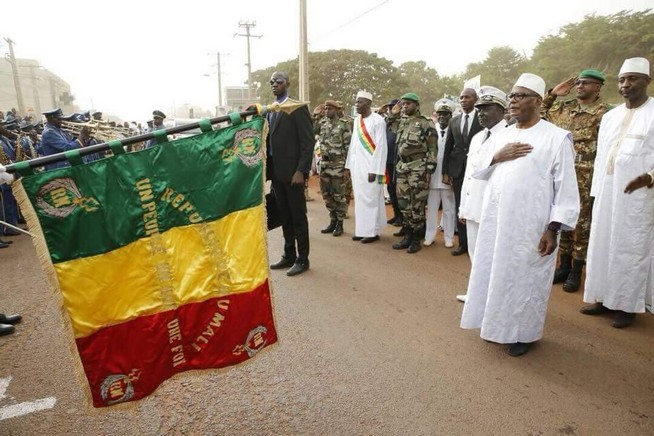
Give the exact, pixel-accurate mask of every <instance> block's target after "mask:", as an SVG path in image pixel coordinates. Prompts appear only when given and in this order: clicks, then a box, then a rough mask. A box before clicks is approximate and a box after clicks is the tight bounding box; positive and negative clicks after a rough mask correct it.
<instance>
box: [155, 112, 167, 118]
mask: <svg viewBox="0 0 654 436" xmlns="http://www.w3.org/2000/svg"><path fill="white" fill-rule="evenodd" d="M152 116H153V117H154V118H166V114H164V113H163V112H161V111H153V112H152Z"/></svg>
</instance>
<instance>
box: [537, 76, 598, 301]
mask: <svg viewBox="0 0 654 436" xmlns="http://www.w3.org/2000/svg"><path fill="white" fill-rule="evenodd" d="M604 79H605V77H604V73H602V72H601V71H598V70H592V69H589V70H583V71H582V72H580V73H579V75H578V76H576V77H572V78H570V79H568V80H566V81H564V82H561V83H559V84H558V85H556V86H555V87H554V88H552V89H550V90H549V91H548V92H547V95H546V96H545V98H544V99H543V103H542V105H541V116H542V117H543V118H544V119H546V120H548V121H550V122H551V123H553V124H555V125H557V126H558V127H561V128H563V129H565V130H568V131H570V132H572V139H573V141H574V148H575V153H576V155H575V172H576V173H577V184H578V185H579V200H580V202H581V210H580V213H579V221H578V222H577V227H576V228H575V229H574V230H572V231H569V232H566V231H563V232H561V241H560V242H559V256H560V266H559V268H558V269H557V270H556V272H555V273H554V283H563V290H564V291H566V292H576V291H577V290H578V289H579V286H580V285H581V272H582V270H583V268H584V264H585V263H586V252H587V250H588V239H589V238H590V223H591V213H592V209H593V204H592V198H591V196H590V185H591V182H592V180H593V165H594V162H595V155H596V153H597V135H598V132H599V126H600V121H601V119H602V116H604V114H605V113H606V112H607V111H608V110H609V109H611V106H610V105H609V104H607V103H606V102H605V101H604V100H603V99H602V97H600V95H599V94H600V90H601V89H602V85H603V84H604ZM573 87H574V88H575V94H576V98H570V99H566V100H562V101H556V99H557V97H562V96H566V95H568V94H569V93H570V91H571V90H572V88H573Z"/></svg>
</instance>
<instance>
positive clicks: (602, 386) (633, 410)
mask: <svg viewBox="0 0 654 436" xmlns="http://www.w3.org/2000/svg"><path fill="white" fill-rule="evenodd" d="M313 195H314V197H319V195H317V194H316V193H315V192H314V193H313ZM308 206H309V216H310V228H311V244H312V247H311V270H310V271H309V272H307V273H305V274H303V275H301V276H298V277H294V278H288V277H286V276H285V275H284V274H283V272H279V271H272V272H271V277H272V282H273V291H274V296H275V300H274V301H275V313H276V322H277V328H278V333H279V336H280V342H279V344H277V345H276V346H274V347H272V348H270V349H268V350H267V351H266V352H263V353H261V354H260V355H258V356H257V357H256V358H255V359H254V360H252V361H250V362H248V363H246V364H244V365H241V366H238V367H235V368H230V369H227V370H221V371H202V372H191V373H185V374H181V375H178V376H176V377H174V378H173V379H171V380H169V381H167V382H165V383H164V384H163V385H162V386H161V387H160V388H159V389H158V390H157V391H156V392H155V393H154V394H153V395H152V396H151V397H149V398H147V399H145V400H143V401H141V402H139V403H136V404H132V405H127V406H118V407H113V408H109V409H106V410H100V411H93V410H90V409H89V408H88V407H87V404H86V398H85V396H84V393H83V390H82V388H81V385H80V381H79V378H78V377H77V373H76V372H75V370H74V362H75V360H74V358H73V357H72V355H71V353H70V350H69V347H68V342H67V338H65V337H64V335H63V330H62V322H61V317H60V314H59V310H58V307H56V305H55V303H54V300H53V298H52V295H51V292H50V290H49V289H48V288H47V286H46V281H45V277H44V275H43V273H42V272H41V270H40V268H39V265H38V262H37V259H36V255H35V252H34V249H33V247H32V245H31V242H30V240H29V239H28V238H27V237H25V236H19V237H15V238H12V239H13V240H14V241H15V242H14V244H13V246H12V247H11V248H8V249H3V250H0V274H1V277H2V279H1V289H0V310H1V311H4V312H7V313H13V312H20V313H22V314H23V316H24V320H23V323H22V324H20V325H18V327H17V333H16V334H14V335H11V336H6V337H2V338H0V419H1V418H2V416H3V413H4V414H5V415H7V414H8V413H9V412H12V411H13V412H14V413H15V412H16V410H19V411H22V412H25V411H27V410H32V409H34V410H35V411H33V412H31V413H26V414H22V415H20V416H14V417H11V418H6V419H2V420H0V435H69V436H73V435H141V436H147V435H160V434H174V435H218V434H229V435H233V434H244V435H249V434H284V435H288V434H307V435H317V434H326V435H358V434H379V435H561V434H562V435H651V434H654V370H653V368H654V316H651V315H640V316H639V317H638V319H637V322H636V324H635V325H634V326H632V327H631V328H628V329H625V330H616V329H614V328H612V327H611V326H610V319H608V318H605V317H597V318H596V317H587V316H583V315H581V314H579V312H578V309H579V307H580V306H581V293H577V294H566V293H564V292H563V291H562V290H561V288H560V286H555V288H554V290H553V292H552V299H551V302H550V308H549V314H548V317H547V323H546V326H545V337H544V339H543V340H542V341H541V342H540V343H539V344H538V345H537V346H536V347H535V348H534V349H533V350H532V351H531V352H530V353H529V354H527V355H526V356H523V357H520V358H511V357H509V356H507V355H506V354H505V352H504V347H501V346H498V345H494V344H490V343H486V342H484V341H482V340H481V339H480V338H479V335H478V332H476V331H466V330H461V329H460V328H459V320H460V316H461V309H462V305H461V303H458V302H457V301H456V300H455V299H454V295H455V294H457V293H460V292H461V291H463V290H464V288H465V285H466V281H467V277H468V273H469V261H468V259H467V258H465V257H452V256H451V255H450V254H449V250H448V249H445V248H444V247H443V244H442V234H441V235H439V239H438V240H437V242H436V243H435V244H434V245H433V246H431V247H426V248H424V249H423V250H422V251H420V252H419V253H417V254H415V255H409V254H407V253H405V252H403V251H400V252H398V251H395V250H392V249H391V248H390V245H391V243H392V242H393V241H394V240H395V239H396V238H393V237H392V236H390V234H391V233H392V231H393V228H391V227H389V228H387V229H386V230H385V231H384V234H383V236H382V239H381V241H379V242H376V243H374V244H370V245H363V244H360V243H358V242H353V241H351V239H350V236H351V235H352V230H353V226H354V220H353V219H348V220H346V224H345V230H346V234H345V235H343V236H342V237H340V238H335V237H333V236H331V235H322V234H320V232H319V230H320V228H322V227H323V226H324V225H325V224H326V221H327V219H326V212H325V210H324V205H323V204H322V202H321V201H320V200H317V201H313V202H310V203H308ZM281 239H282V238H281V232H280V231H279V230H277V231H274V232H271V233H270V244H269V253H270V257H271V260H277V257H278V256H279V254H280V253H281V247H282V243H281ZM9 377H11V379H10V380H9ZM3 381H4V385H3ZM3 386H4V387H5V389H6V392H4V397H3V395H2V392H1V391H2V390H3ZM47 398H54V399H55V400H56V402H55V403H54V406H52V407H50V408H47V407H45V406H43V404H44V403H43V402H42V403H38V404H40V405H41V407H43V410H36V409H38V407H36V406H34V404H37V403H34V402H35V401H36V400H43V399H47ZM29 407H32V409H29Z"/></svg>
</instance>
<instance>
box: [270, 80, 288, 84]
mask: <svg viewBox="0 0 654 436" xmlns="http://www.w3.org/2000/svg"><path fill="white" fill-rule="evenodd" d="M275 83H276V84H278V85H281V84H282V83H286V80H284V79H270V84H271V85H274V84H275Z"/></svg>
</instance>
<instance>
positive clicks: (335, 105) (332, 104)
mask: <svg viewBox="0 0 654 436" xmlns="http://www.w3.org/2000/svg"><path fill="white" fill-rule="evenodd" d="M325 106H330V107H333V108H334V109H342V108H343V106H341V105H340V104H339V102H337V101H336V100H327V101H325Z"/></svg>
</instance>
